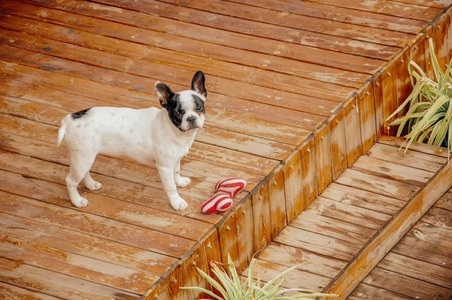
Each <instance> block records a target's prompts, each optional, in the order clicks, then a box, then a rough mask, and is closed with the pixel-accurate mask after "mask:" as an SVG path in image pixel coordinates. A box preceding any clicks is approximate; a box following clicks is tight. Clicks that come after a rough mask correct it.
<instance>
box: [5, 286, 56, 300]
mask: <svg viewBox="0 0 452 300" xmlns="http://www.w3.org/2000/svg"><path fill="white" fill-rule="evenodd" d="M42 292H43V291H41V293H39V292H34V291H30V290H28V289H25V288H21V287H18V286H16V285H13V284H7V283H4V282H0V293H1V295H2V296H3V297H5V299H23V298H25V299H29V300H39V299H45V300H57V299H59V298H56V297H53V296H50V295H46V294H44V293H42Z"/></svg>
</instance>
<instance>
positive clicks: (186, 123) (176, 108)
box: [155, 71, 207, 131]
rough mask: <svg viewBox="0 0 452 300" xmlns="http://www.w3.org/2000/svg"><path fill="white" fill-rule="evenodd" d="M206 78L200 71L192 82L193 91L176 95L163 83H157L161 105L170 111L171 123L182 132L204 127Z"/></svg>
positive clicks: (156, 87)
mask: <svg viewBox="0 0 452 300" xmlns="http://www.w3.org/2000/svg"><path fill="white" fill-rule="evenodd" d="M205 81H206V79H205V76H204V73H203V72H202V71H198V72H196V73H195V75H194V76H193V79H192V81H191V90H186V91H182V92H179V93H174V92H173V91H172V90H171V89H170V88H169V86H167V85H166V84H164V83H163V82H160V81H157V82H156V83H155V91H156V92H157V95H158V97H159V100H160V104H161V105H162V106H163V107H164V108H165V109H166V110H167V111H168V116H169V118H170V120H171V122H172V123H173V124H174V126H176V127H177V128H178V129H179V130H180V131H187V130H190V129H196V128H201V127H202V126H203V125H204V118H205V116H204V115H205V108H204V102H205V101H206V97H207V91H206V87H205Z"/></svg>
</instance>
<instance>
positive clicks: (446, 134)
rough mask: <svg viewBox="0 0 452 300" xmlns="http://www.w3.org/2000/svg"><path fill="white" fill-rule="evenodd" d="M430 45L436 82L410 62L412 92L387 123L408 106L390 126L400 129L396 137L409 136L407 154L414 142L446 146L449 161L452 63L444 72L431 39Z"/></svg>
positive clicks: (451, 62) (451, 113) (451, 144)
mask: <svg viewBox="0 0 452 300" xmlns="http://www.w3.org/2000/svg"><path fill="white" fill-rule="evenodd" d="M428 42H429V48H430V57H431V62H432V66H433V72H434V75H435V79H430V78H429V77H428V76H427V75H426V74H425V72H424V71H423V70H422V68H421V67H419V65H418V64H416V63H415V62H414V61H410V62H409V64H408V73H409V75H410V80H411V84H412V86H413V91H412V92H411V94H410V95H409V96H408V97H407V98H406V100H405V101H404V102H403V103H402V104H401V105H400V106H399V108H397V110H396V111H394V113H393V114H392V115H391V116H389V118H388V120H390V119H392V118H394V117H395V116H396V115H397V114H399V113H400V111H402V109H404V108H405V106H407V105H409V108H408V111H407V112H406V114H405V115H404V116H402V117H399V118H397V119H395V120H394V121H392V122H391V123H390V124H389V125H390V126H396V125H398V126H399V128H398V130H397V136H401V135H402V134H403V133H404V132H408V134H406V135H405V138H406V142H405V143H404V146H405V151H406V150H407V149H408V148H409V146H410V145H411V144H412V143H413V142H421V143H427V144H430V145H436V146H445V147H446V148H447V153H448V158H450V155H451V150H452V121H451V119H452V60H451V61H449V64H447V65H446V70H445V71H443V70H442V68H441V66H440V64H439V63H438V59H437V57H436V55H435V48H434V46H433V41H432V39H429V40H428ZM435 80H436V81H435ZM404 130H406V131H404Z"/></svg>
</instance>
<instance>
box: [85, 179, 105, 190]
mask: <svg viewBox="0 0 452 300" xmlns="http://www.w3.org/2000/svg"><path fill="white" fill-rule="evenodd" d="M85 187H86V188H87V189H88V190H91V191H98V190H100V189H101V188H102V183H100V182H98V181H94V180H92V181H90V182H85Z"/></svg>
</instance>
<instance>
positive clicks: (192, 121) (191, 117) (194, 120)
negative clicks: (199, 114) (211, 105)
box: [187, 116, 196, 124]
mask: <svg viewBox="0 0 452 300" xmlns="http://www.w3.org/2000/svg"><path fill="white" fill-rule="evenodd" d="M187 122H188V123H192V124H193V123H196V117H194V116H190V117H188V118H187Z"/></svg>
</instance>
